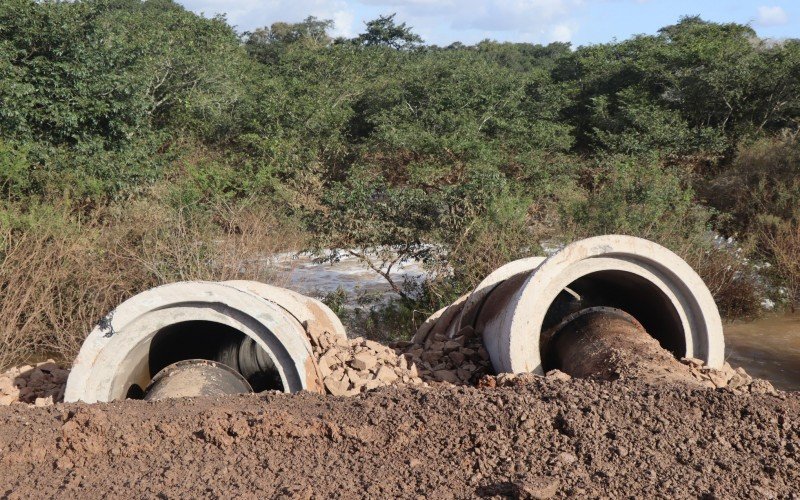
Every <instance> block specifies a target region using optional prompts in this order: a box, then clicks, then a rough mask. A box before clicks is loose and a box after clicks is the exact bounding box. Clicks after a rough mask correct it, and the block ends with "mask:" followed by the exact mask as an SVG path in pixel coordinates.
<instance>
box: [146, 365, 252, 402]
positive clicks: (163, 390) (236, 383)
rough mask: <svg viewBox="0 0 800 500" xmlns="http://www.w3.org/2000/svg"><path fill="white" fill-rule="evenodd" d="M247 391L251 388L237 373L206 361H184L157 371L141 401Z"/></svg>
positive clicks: (250, 390) (227, 367) (225, 366)
mask: <svg viewBox="0 0 800 500" xmlns="http://www.w3.org/2000/svg"><path fill="white" fill-rule="evenodd" d="M250 392H253V388H252V387H251V386H250V384H249V383H248V382H247V380H246V379H245V378H244V376H242V374H241V373H239V372H238V371H237V370H234V369H233V368H231V367H229V366H227V365H225V364H223V363H218V362H215V361H209V360H206V359H187V360H183V361H178V362H177V363H173V364H171V365H169V366H167V367H166V368H164V369H163V370H161V371H160V372H158V373H157V374H156V376H155V377H153V380H152V381H151V382H150V385H149V386H148V387H147V390H146V391H145V396H144V399H145V400H146V401H160V400H162V399H167V398H188V397H198V396H224V395H229V394H247V393H250Z"/></svg>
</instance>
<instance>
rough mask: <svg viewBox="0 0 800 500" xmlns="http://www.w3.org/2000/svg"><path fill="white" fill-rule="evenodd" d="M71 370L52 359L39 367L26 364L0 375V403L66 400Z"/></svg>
mask: <svg viewBox="0 0 800 500" xmlns="http://www.w3.org/2000/svg"><path fill="white" fill-rule="evenodd" d="M68 376H69V370H65V369H63V368H61V367H60V366H58V365H57V364H56V363H55V361H53V360H52V359H49V360H47V361H44V362H42V363H38V364H36V366H31V365H24V366H18V367H15V368H11V369H10V370H8V371H6V372H4V373H2V374H0V405H10V404H12V403H17V402H22V403H28V404H35V405H36V406H48V405H52V404H53V403H57V402H60V401H63V400H64V387H65V384H66V383H67V377H68Z"/></svg>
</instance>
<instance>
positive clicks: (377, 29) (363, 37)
mask: <svg viewBox="0 0 800 500" xmlns="http://www.w3.org/2000/svg"><path fill="white" fill-rule="evenodd" d="M395 15H396V14H391V15H388V16H380V17H378V19H373V20H372V21H368V22H367V23H366V25H367V31H366V32H364V33H362V34H360V35H358V37H357V38H355V40H354V41H355V43H357V44H359V45H363V46H366V47H370V46H376V47H391V48H393V49H398V50H409V49H413V48H415V47H418V46H419V45H421V44H422V43H423V40H422V38H420V36H419V35H417V34H416V33H414V32H413V31H411V27H409V26H406V23H400V24H396V23H395V21H394V17H395Z"/></svg>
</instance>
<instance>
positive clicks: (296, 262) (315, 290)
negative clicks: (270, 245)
mask: <svg viewBox="0 0 800 500" xmlns="http://www.w3.org/2000/svg"><path fill="white" fill-rule="evenodd" d="M275 264H276V267H277V269H278V270H279V272H280V273H281V274H283V281H284V282H285V285H284V286H286V287H287V288H290V289H293V290H296V291H298V292H300V293H304V294H307V295H311V296H315V297H323V296H325V295H326V294H328V293H331V292H334V291H336V290H337V289H338V288H341V289H343V290H344V291H346V292H347V293H348V296H349V297H350V299H351V302H350V304H349V305H351V306H354V305H355V301H356V297H359V296H361V297H362V298H363V297H364V296H372V297H373V301H372V302H373V303H374V302H377V301H380V300H388V298H390V297H391V296H392V294H391V288H390V287H389V285H388V284H387V282H386V280H385V279H384V278H383V277H381V276H380V275H378V274H377V273H376V272H374V271H373V270H371V269H369V268H367V267H365V266H364V265H363V264H361V263H360V262H359V261H358V260H357V259H356V258H353V257H349V258H344V259H342V260H341V261H339V262H336V263H333V264H331V263H318V262H315V261H314V259H312V258H311V257H310V256H307V255H305V256H304V255H301V256H289V255H285V256H282V257H281V258H279V259H276V262H275ZM424 274H425V271H424V269H423V268H422V265H421V264H420V263H419V262H410V263H406V264H403V265H401V266H399V267H397V268H396V269H393V271H392V273H391V276H392V279H394V280H396V281H397V282H398V283H402V281H403V280H404V279H416V278H420V277H422V276H424ZM359 303H361V304H363V301H361V302H359ZM725 351H726V360H727V361H728V362H729V363H730V364H731V366H733V367H739V366H741V367H743V368H744V369H745V370H747V372H748V373H749V374H750V375H752V376H754V377H759V378H764V379H767V380H769V381H770V382H772V383H773V385H774V386H775V387H777V388H779V389H783V390H792V391H798V390H800V314H796V315H773V316H768V317H765V318H761V319H759V320H756V321H753V322H741V321H736V322H731V323H727V324H726V325H725Z"/></svg>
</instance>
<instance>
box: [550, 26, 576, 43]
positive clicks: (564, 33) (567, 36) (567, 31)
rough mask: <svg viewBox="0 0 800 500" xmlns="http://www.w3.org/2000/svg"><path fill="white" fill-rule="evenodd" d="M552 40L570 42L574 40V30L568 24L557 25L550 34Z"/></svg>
mask: <svg viewBox="0 0 800 500" xmlns="http://www.w3.org/2000/svg"><path fill="white" fill-rule="evenodd" d="M550 39H551V40H552V41H554V42H569V41H571V40H572V28H570V27H569V26H567V25H566V24H557V25H556V26H555V27H554V28H553V30H552V31H551V32H550Z"/></svg>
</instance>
